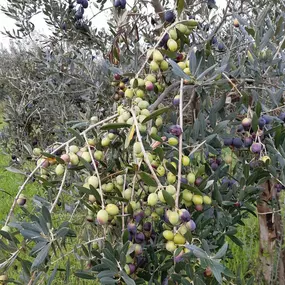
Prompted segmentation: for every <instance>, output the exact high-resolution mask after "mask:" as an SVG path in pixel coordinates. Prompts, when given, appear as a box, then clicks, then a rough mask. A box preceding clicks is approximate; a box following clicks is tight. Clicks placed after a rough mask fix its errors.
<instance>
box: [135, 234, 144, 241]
mask: <svg viewBox="0 0 285 285" xmlns="http://www.w3.org/2000/svg"><path fill="white" fill-rule="evenodd" d="M144 240H145V236H144V234H143V233H137V234H136V235H135V242H136V243H142V242H144Z"/></svg>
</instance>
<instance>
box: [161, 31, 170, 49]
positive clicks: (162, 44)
mask: <svg viewBox="0 0 285 285" xmlns="http://www.w3.org/2000/svg"><path fill="white" fill-rule="evenodd" d="M168 40H169V34H165V35H164V36H163V38H162V39H161V41H160V42H159V46H160V47H163V46H165V45H166V44H167V41H168Z"/></svg>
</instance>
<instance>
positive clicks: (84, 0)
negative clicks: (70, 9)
mask: <svg viewBox="0 0 285 285" xmlns="http://www.w3.org/2000/svg"><path fill="white" fill-rule="evenodd" d="M81 5H82V7H83V8H84V9H86V8H87V7H88V0H81Z"/></svg>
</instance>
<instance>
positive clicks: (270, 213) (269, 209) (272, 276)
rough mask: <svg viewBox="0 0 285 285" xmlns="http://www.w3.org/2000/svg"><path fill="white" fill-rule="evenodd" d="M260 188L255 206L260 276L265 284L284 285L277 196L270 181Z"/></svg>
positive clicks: (284, 277) (284, 254)
mask: <svg viewBox="0 0 285 285" xmlns="http://www.w3.org/2000/svg"><path fill="white" fill-rule="evenodd" d="M262 186H263V192H262V194H261V197H260V201H259V203H258V205H257V211H258V220H259V243H260V247H259V258H260V262H261V275H262V278H263V279H264V281H265V284H276V285H277V284H278V285H285V250H284V249H283V250H282V244H283V233H284V232H283V231H284V229H283V224H282V219H281V212H280V204H279V201H278V195H277V192H276V189H275V187H274V183H273V182H272V181H267V182H266V183H264V184H263V185H262Z"/></svg>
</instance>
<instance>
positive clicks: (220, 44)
mask: <svg viewBox="0 0 285 285" xmlns="http://www.w3.org/2000/svg"><path fill="white" fill-rule="evenodd" d="M218 50H219V51H224V50H225V45H224V44H223V43H219V44H218Z"/></svg>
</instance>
